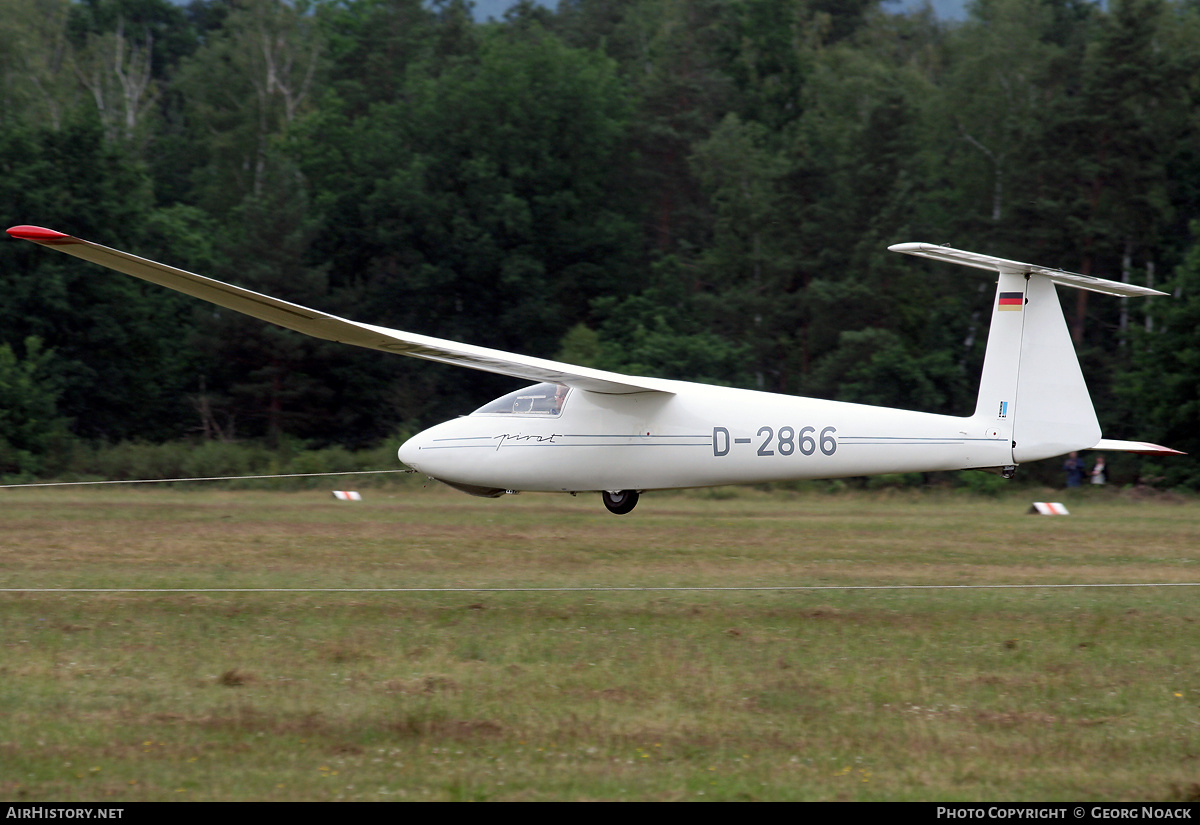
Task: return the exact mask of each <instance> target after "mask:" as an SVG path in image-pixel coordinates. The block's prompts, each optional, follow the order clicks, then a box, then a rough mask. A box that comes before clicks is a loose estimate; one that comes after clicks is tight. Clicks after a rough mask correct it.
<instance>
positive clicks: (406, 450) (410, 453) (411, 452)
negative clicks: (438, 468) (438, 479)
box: [396, 435, 421, 472]
mask: <svg viewBox="0 0 1200 825" xmlns="http://www.w3.org/2000/svg"><path fill="white" fill-rule="evenodd" d="M418 438H419V436H415V435H414V436H413V437H412V438H410V439H408V441H405V442H404V443H403V444H401V445H400V449H399V450H397V451H396V457H397V458H399V459H400V461H401V462H403V463H404V464H407V465H408V466H409V467H411V468H412V469H414V470H416V471H417V472H420V471H421V468H420V467H419V466H417V453H418V452H419V451H420V449H421V448H420V447H419V446H418V445H417V440H418Z"/></svg>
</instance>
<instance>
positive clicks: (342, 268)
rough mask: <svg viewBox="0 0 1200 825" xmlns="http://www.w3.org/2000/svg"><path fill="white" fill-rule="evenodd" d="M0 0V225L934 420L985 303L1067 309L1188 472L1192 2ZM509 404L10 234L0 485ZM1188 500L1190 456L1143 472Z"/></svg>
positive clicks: (1111, 418)
mask: <svg viewBox="0 0 1200 825" xmlns="http://www.w3.org/2000/svg"><path fill="white" fill-rule="evenodd" d="M969 9H970V11H969V16H968V18H967V19H966V20H965V21H962V22H953V23H950V22H945V21H939V20H938V19H936V18H935V17H934V16H933V15H932V14H931V13H929V12H924V13H908V14H899V13H895V11H894V10H892V9H891V8H889V4H888V3H886V2H883V1H882V0H563V2H561V4H560V5H559V6H558V8H557V9H555V10H551V9H547V8H544V7H542V6H539V5H535V4H533V3H530V2H522V3H519V4H518V5H516V6H515V7H513V8H512V9H511V10H510V11H509V12H508V13H507V14H506V16H505V18H504V20H502V21H491V22H487V23H480V22H477V21H475V20H474V19H473V17H472V15H471V7H470V4H469V3H466V2H463V0H435V2H433V3H429V2H423V0H292V1H291V2H287V1H286V0H193V2H191V3H190V5H182V6H181V5H175V4H172V3H170V2H168V1H167V0H0V214H2V215H3V216H4V219H5V221H6V224H5V225H6V226H7V225H14V224H26V223H27V224H36V225H42V226H48V227H52V228H55V229H59V230H62V231H65V232H69V233H71V234H75V235H79V236H81V237H84V238H87V239H89V240H94V241H97V242H99V243H103V244H106V245H109V246H114V247H117V248H120V249H126V250H129V251H132V252H135V253H137V254H141V255H144V256H146V257H150V258H154V259H157V260H162V261H165V262H167V263H171V264H174V265H177V266H181V267H183V268H185V269H189V270H192V271H195V272H200V273H202V274H206V275H210V276H212V277H215V278H219V279H221V280H228V281H232V282H235V283H238V284H241V285H244V286H247V287H249V288H252V289H256V290H259V291H262V292H266V293H269V294H272V295H278V296H280V297H284V298H287V299H290V300H294V301H297V302H299V303H303V304H307V305H310V306H314V307H318V308H320V309H324V310H327V311H331V312H334V313H336V314H339V315H343V316H346V317H351V318H354V319H357V320H362V321H367V322H371V323H376V324H381V325H384V326H389V327H395V328H399V329H404V330H410V331H413V332H420V333H424V334H429V335H434V336H439V337H444V338H451V339H454V340H459V341H465V342H469V343H473V344H480V345H484V346H491V347H499V348H502V349H506V350H514V351H518V352H522V353H527V354H531V355H539V356H544V357H551V358H560V359H562V360H566V361H570V362H573V363H581V364H586V365H592V366H597V367H601V368H606V369H614V370H620V371H630V372H635V373H644V374H653V375H660V376H665V377H671V378H687V379H693V380H702V381H709V382H716V383H724V384H730V385H736V386H744V387H751V388H760V389H764V390H769V391H773V392H784V393H793V394H801V395H812V396H819V397H826V398H836V399H841V400H846V401H857V402H865V403H870V404H884V405H890V406H898V407H908V408H914V409H921V410H928V411H932V412H943V413H951V414H966V413H969V412H970V411H971V410H972V409H973V406H974V398H975V392H976V389H977V382H978V375H979V369H980V365H981V362H982V357H983V346H984V343H985V340H986V325H987V319H988V312H989V308H990V302H991V300H992V283H991V281H990V280H989V279H987V278H986V277H977V276H976V275H973V274H971V272H970V271H969V270H962V269H960V268H957V267H950V266H945V265H939V264H934V263H926V262H921V261H917V260H914V259H912V258H908V257H905V256H900V255H895V254H892V253H889V252H887V250H886V248H887V246H888V245H889V244H892V243H898V242H904V241H929V242H934V243H949V244H951V245H953V246H957V247H960V248H965V249H971V250H977V251H980V252H986V253H989V254H994V255H1001V256H1006V257H1012V258H1017V259H1020V260H1026V261H1031V262H1034V263H1039V264H1043V265H1047V266H1056V267H1063V268H1065V269H1068V270H1073V271H1077V272H1083V273H1089V274H1094V275H1097V276H1101V277H1106V278H1112V279H1115V280H1128V281H1132V282H1135V283H1141V284H1148V285H1152V286H1155V287H1157V288H1160V289H1164V290H1167V291H1170V292H1172V293H1173V295H1174V298H1173V299H1168V298H1157V299H1153V300H1148V301H1147V300H1141V301H1129V302H1125V301H1120V300H1117V299H1113V298H1108V297H1100V296H1090V297H1089V293H1087V292H1083V291H1075V290H1067V291H1065V293H1064V294H1063V296H1062V297H1063V301H1064V309H1065V311H1066V314H1067V320H1068V323H1069V325H1070V328H1071V333H1072V335H1073V337H1074V339H1075V342H1076V346H1077V348H1078V350H1079V352H1080V356H1081V360H1082V363H1083V367H1084V373H1085V375H1086V376H1087V378H1088V382H1089V385H1090V387H1091V389H1092V395H1093V398H1094V400H1095V402H1096V406H1097V412H1098V413H1099V416H1100V419H1101V424H1102V425H1103V427H1104V430H1105V434H1106V435H1107V436H1109V437H1113V438H1138V439H1147V440H1153V441H1157V442H1159V443H1162V444H1167V445H1170V446H1172V447H1175V448H1178V449H1183V450H1188V451H1189V452H1192V453H1193V454H1200V426H1197V425H1198V424H1200V0H1110V2H1109V3H1108V4H1107V7H1106V8H1102V7H1101V6H1100V5H1099V4H1097V3H1094V2H1089V1H1088V0H976V2H974V3H973V4H972V5H971V6H970V7H969ZM512 388H513V382H512V381H511V380H506V379H503V378H500V377H495V376H490V375H486V374H475V373H464V371H462V370H460V369H455V368H452V367H443V366H438V365H433V364H429V363H425V362H421V361H415V360H413V359H407V358H396V357H388V356H385V355H381V354H379V353H375V352H370V351H365V350H364V351H360V350H357V349H355V348H351V347H344V346H338V345H334V344H328V343H326V342H322V341H317V340H314V339H309V338H305V337H303V336H300V335H297V334H292V333H290V332H288V331H285V330H281V329H278V328H275V327H272V326H270V325H267V324H263V323H261V322H258V321H254V320H252V319H247V318H242V317H240V316H239V317H234V316H232V315H231V314H229V313H225V312H220V311H215V310H214V308H213V307H211V306H209V305H202V304H200V302H197V301H194V300H192V299H189V298H186V297H184V296H180V295H176V294H173V293H170V292H169V291H167V290H164V289H161V288H158V287H153V286H150V285H146V284H142V283H141V282H138V281H136V280H134V279H131V278H126V277H120V276H116V275H113V274H110V273H106V272H104V271H103V270H100V269H98V268H96V267H93V266H90V265H88V264H84V263H82V262H79V261H76V260H74V259H72V258H69V257H67V256H63V255H54V254H49V253H47V252H45V251H44V250H42V249H39V248H37V247H35V246H33V245H31V244H27V243H18V242H16V241H4V242H0V475H2V474H24V475H27V476H28V475H31V474H38V473H43V474H44V473H50V472H53V471H54V470H55V466H56V465H55V461H54V456H55V455H56V453H57V452H58V451H61V450H62V448H63V445H64V444H67V443H115V442H118V441H123V440H144V441H150V442H161V441H172V440H181V439H195V440H197V441H199V440H202V439H210V440H226V441H228V440H250V441H256V442H265V443H275V442H277V441H279V440H280V439H292V440H300V441H303V442H304V443H306V444H310V445H312V446H316V447H319V446H326V445H330V444H342V445H345V446H348V447H359V446H370V445H374V444H377V443H379V442H380V441H381V440H382V439H384V438H386V437H388V436H389V435H392V434H395V433H397V432H399V431H403V430H411V429H413V428H415V427H419V426H422V425H427V424H431V423H433V422H435V421H437V420H441V419H444V418H448V417H451V416H453V415H455V414H461V413H464V412H468V411H470V410H471V409H474V408H475V407H476V406H478V405H479V404H481V403H483V402H485V401H486V400H488V399H489V398H492V397H495V396H498V395H500V394H502V393H504V392H507V391H508V390H510V389H512ZM1153 472H1155V473H1161V474H1162V475H1164V476H1165V482H1164V483H1167V484H1184V485H1189V486H1200V462H1197V461H1194V460H1192V459H1181V460H1178V461H1174V462H1170V463H1168V462H1162V464H1161V466H1160V467H1158V468H1154V469H1153Z"/></svg>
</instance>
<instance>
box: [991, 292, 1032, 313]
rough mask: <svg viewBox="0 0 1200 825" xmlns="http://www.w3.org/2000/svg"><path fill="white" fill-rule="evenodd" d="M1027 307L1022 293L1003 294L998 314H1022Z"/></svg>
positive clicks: (998, 305) (1001, 294) (997, 308)
mask: <svg viewBox="0 0 1200 825" xmlns="http://www.w3.org/2000/svg"><path fill="white" fill-rule="evenodd" d="M1024 305H1025V295H1024V294H1023V293H1020V292H1001V293H1000V301H999V303H998V304H997V306H996V310H997V311H998V312H1020V311H1021V308H1022V307H1023V306H1024Z"/></svg>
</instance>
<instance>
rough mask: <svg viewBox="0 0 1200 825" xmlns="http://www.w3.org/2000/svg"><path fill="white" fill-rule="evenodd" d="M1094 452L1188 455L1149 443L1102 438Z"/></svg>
mask: <svg viewBox="0 0 1200 825" xmlns="http://www.w3.org/2000/svg"><path fill="white" fill-rule="evenodd" d="M1091 449H1093V450H1105V451H1107V452H1110V453H1137V454H1138V455H1187V453H1185V452H1181V451H1179V450H1172V449H1171V448H1170V447H1161V446H1159V445H1158V444H1151V443H1149V442H1148V441H1117V440H1115V439H1112V438H1102V439H1100V441H1098V442H1097V443H1096V446H1095V447H1092V448H1091Z"/></svg>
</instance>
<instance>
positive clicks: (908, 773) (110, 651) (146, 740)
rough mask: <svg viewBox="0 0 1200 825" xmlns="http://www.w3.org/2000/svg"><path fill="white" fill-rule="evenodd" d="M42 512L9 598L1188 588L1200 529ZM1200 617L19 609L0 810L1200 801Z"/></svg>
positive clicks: (421, 512) (706, 506) (316, 510)
mask: <svg viewBox="0 0 1200 825" xmlns="http://www.w3.org/2000/svg"><path fill="white" fill-rule="evenodd" d="M364 495H365V497H366V501H364V502H362V503H361V504H347V503H341V502H336V501H334V500H333V499H332V498H327V493H316V492H293V493H278V492H275V493H261V492H212V491H207V490H202V489H192V490H167V489H158V490H148V489H140V490H121V491H118V490H113V489H107V490H103V491H96V490H86V491H84V490H74V491H61V490H59V491H53V490H21V491H8V492H7V494H6V495H4V496H3V497H2V498H0V586H3V587H6V588H17V587H21V588H72V587H75V588H80V587H92V588H96V587H143V588H163V587H191V588H306V587H307V588H372V587H374V588H380V587H460V588H472V587H473V588H487V587H495V588H499V587H522V586H527V587H588V586H604V585H612V586H626V587H629V586H650V587H683V586H723V587H733V586H744V587H762V586H772V585H793V586H850V585H895V584H908V585H912V584H1015V583H1034V584H1060V583H1081V582H1091V583H1112V582H1122V583H1133V582H1192V581H1200V571H1198V570H1197V561H1196V555H1197V554H1196V548H1197V547H1198V546H1200V502H1197V501H1194V500H1181V499H1169V500H1168V499H1156V500H1149V501H1145V500H1143V501H1138V500H1133V499H1129V498H1126V497H1124V496H1123V495H1121V494H1119V493H1117V492H1116V491H1112V490H1102V491H1094V490H1085V491H1081V492H1080V493H1078V494H1076V495H1075V496H1074V497H1073V498H1072V499H1069V500H1067V504H1068V506H1069V507H1071V509H1072V513H1073V514H1072V515H1071V516H1070V517H1067V518H1045V517H1037V516H1026V515H1024V511H1025V509H1026V508H1027V507H1028V503H1029V501H1028V499H1029V498H1031V497H1036V498H1062V494H1057V495H1055V494H1053V493H1049V492H1044V493H1042V494H1039V495H1036V496H1032V495H1031V494H1029V493H1025V494H1022V495H1021V496H1020V497H1004V496H1001V497H999V498H982V497H971V496H966V495H961V496H951V495H946V494H920V493H915V492H911V491H896V490H890V491H889V490H884V491H879V492H877V493H859V494H847V495H824V494H819V493H808V494H800V493H788V492H781V491H776V492H759V491H755V490H748V489H736V490H732V491H722V492H721V493H720V494H719V495H713V494H712V493H711V492H705V491H698V492H694V493H686V494H677V495H662V494H648V495H646V496H644V497H643V499H642V503H641V504H640V505H639V507H638V509H637V510H636V511H635V512H634V513H633V514H631V515H629V516H626V517H621V518H618V517H614V516H610V515H609V514H607V513H606V512H605V511H604V510H603V508H602V506H601V505H600V502H599V500H598V497H597V496H580V497H579V498H571V497H568V496H550V495H541V496H539V495H522V496H520V497H516V498H506V499H502V500H499V501H483V500H477V499H472V498H469V497H466V496H462V495H460V494H457V493H453V492H451V491H447V490H444V489H442V488H438V487H433V486H431V487H430V488H429V489H424V490H423V489H421V487H420V486H419V485H413V484H404V483H401V484H397V485H393V486H386V487H381V488H379V489H375V490H366V491H364ZM1198 595H1200V594H1198V593H1197V589H1196V588H1186V587H1163V588H1104V589H1101V588H1089V589H1040V590H1031V589H1021V590H1009V589H997V590H839V589H829V590H801V591H646V592H616V593H614V592H540V593H519V592H447V593H396V592H391V593H362V592H344V593H328V592H322V593H294V592H293V593H285V592H268V593H230V592H209V593H66V592H50V593H48V592H41V593H30V592H25V593H12V592H10V593H3V594H0V797H3V798H7V799H26V800H51V799H53V800H63V801H69V800H113V801H126V800H143V799H155V800H158V799H207V800H241V799H279V800H307V799H314V800H335V799H370V800H381V799H397V800H399V799H408V800H474V799H480V800H482V799H489V800H493V799H494V800H510V799H513V800H526V799H534V800H541V799H662V800H684V799H688V800H708V799H724V800H736V799H752V800H757V799H787V800H807V799H856V800H857V799H862V800H873V799H919V800H984V799H986V800H998V801H1002V800H1149V799H1154V800H1163V799H1196V798H1197V797H1200V783H1198V774H1197V770H1196V764H1197V758H1198V757H1200V627H1198V620H1200V609H1197V606H1198V605H1200V601H1198V600H1197V596H1198Z"/></svg>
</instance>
